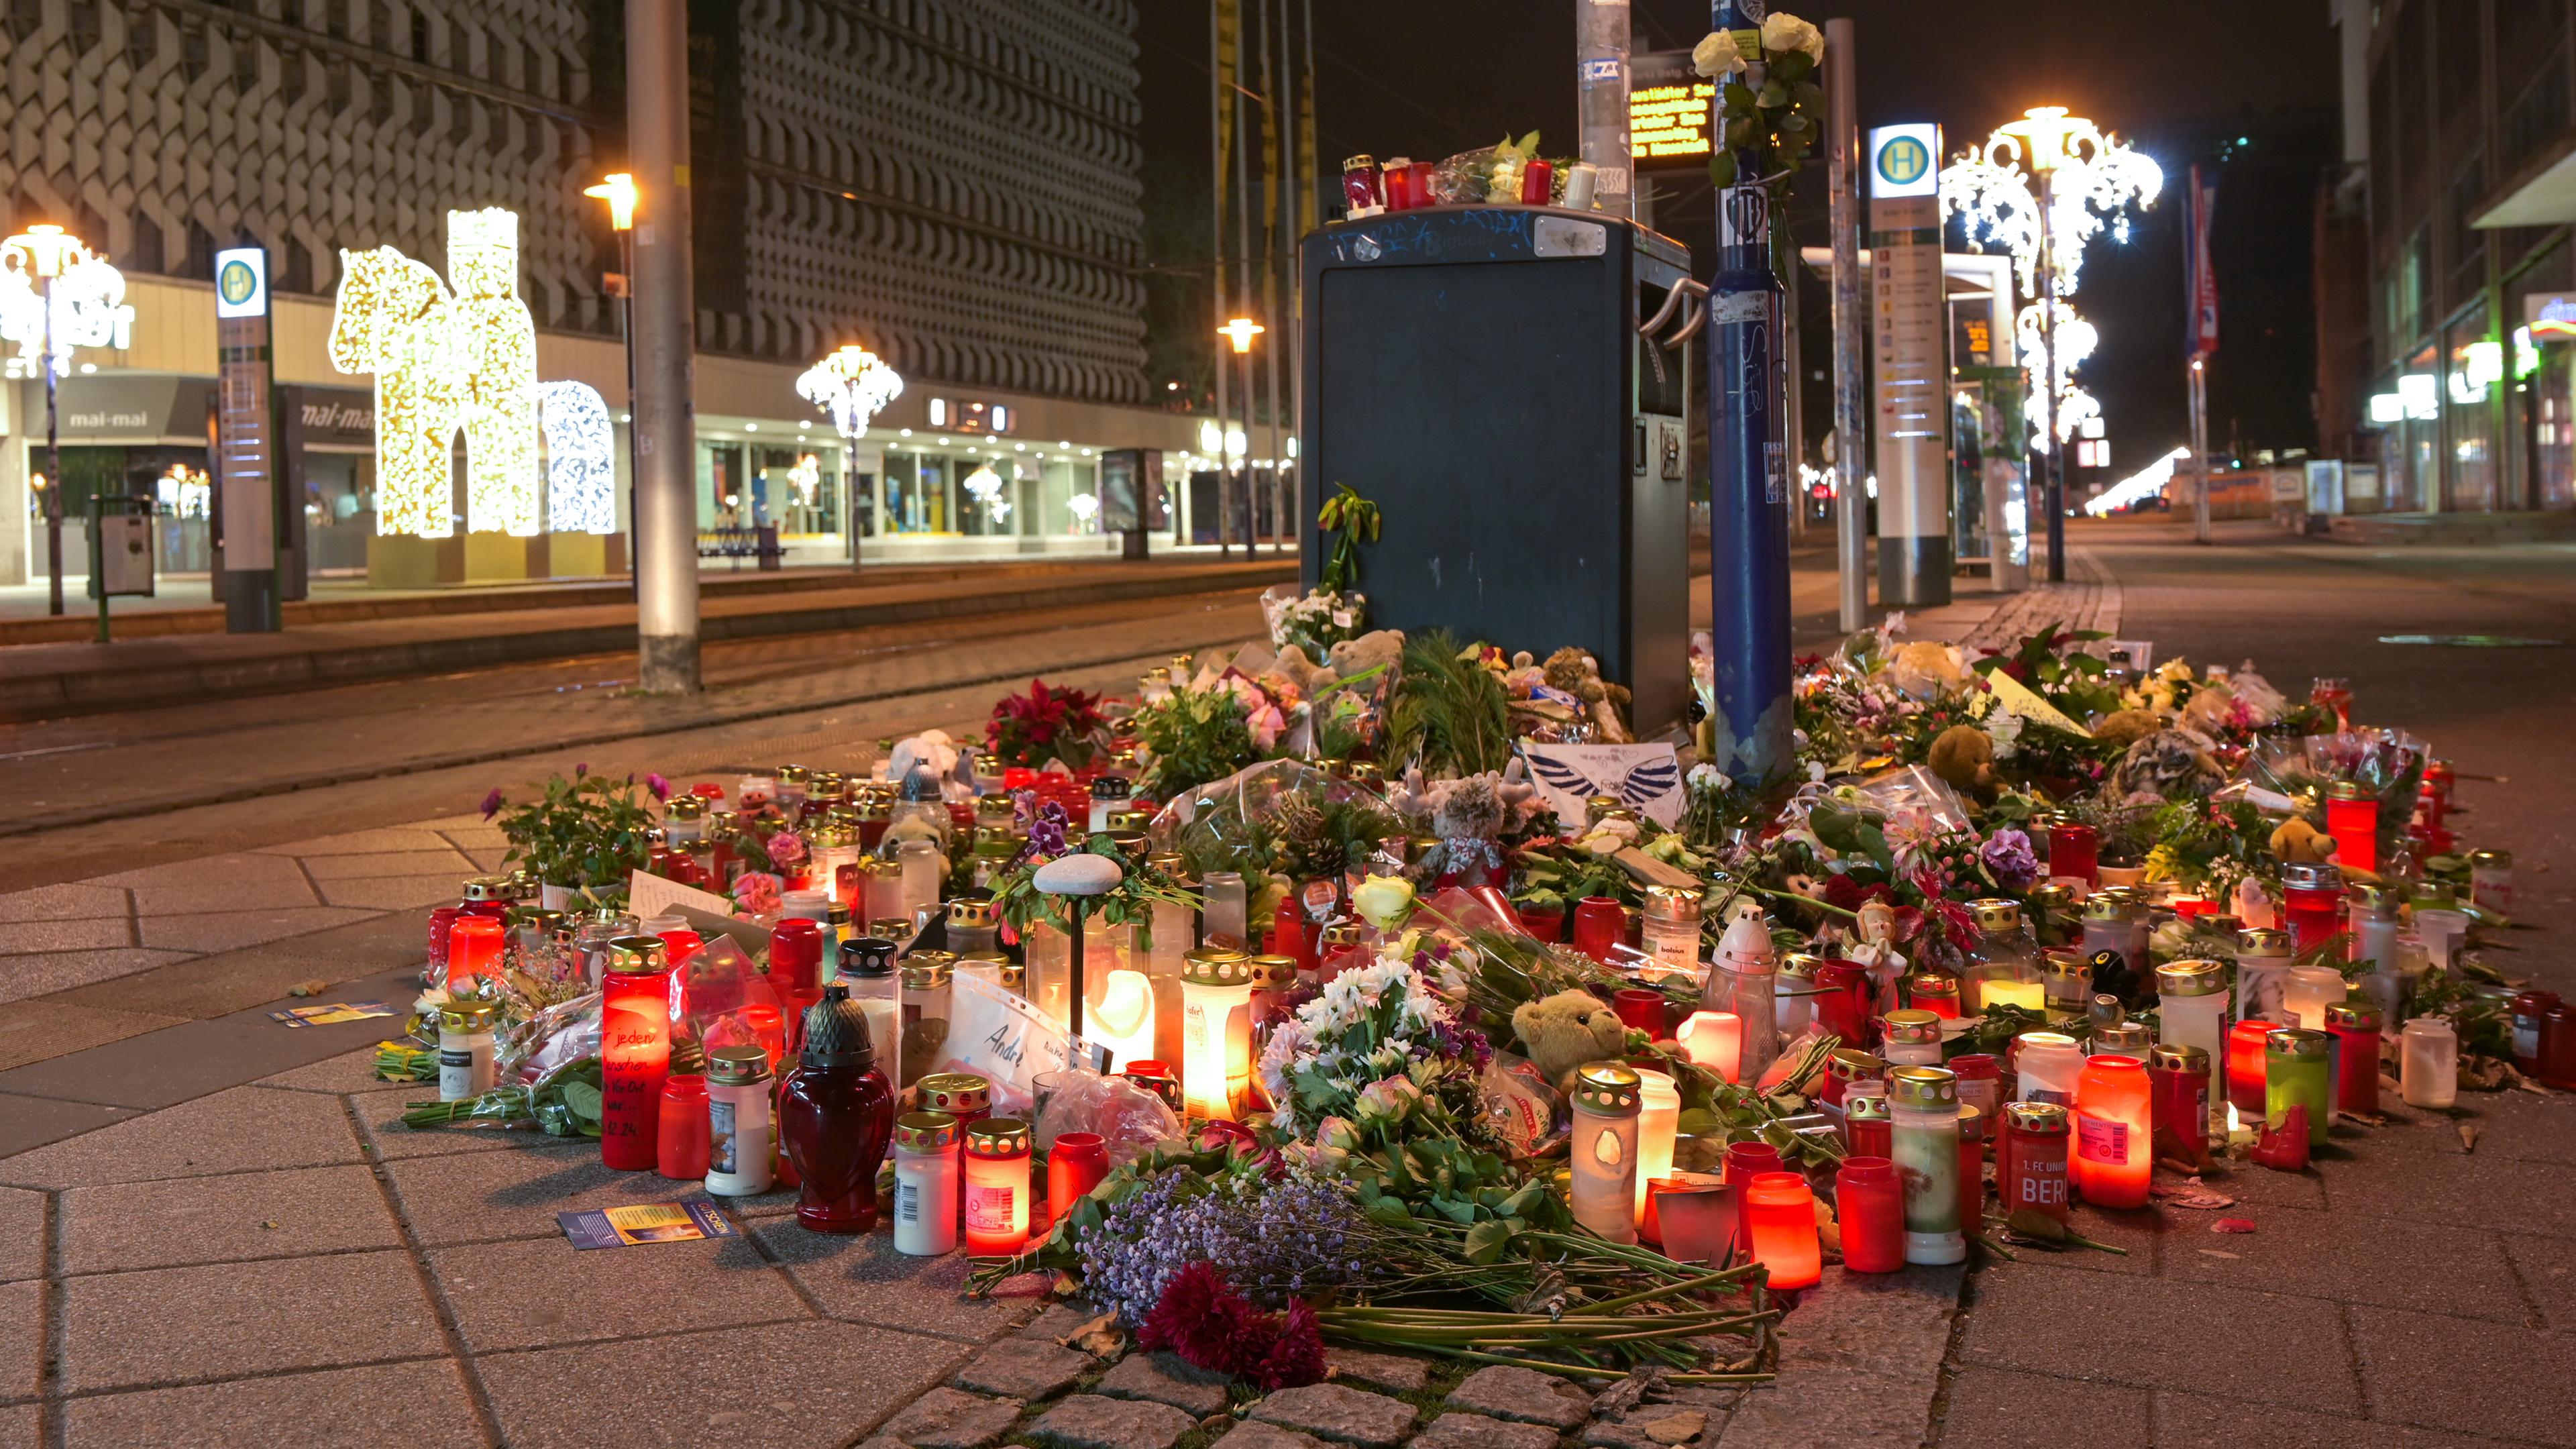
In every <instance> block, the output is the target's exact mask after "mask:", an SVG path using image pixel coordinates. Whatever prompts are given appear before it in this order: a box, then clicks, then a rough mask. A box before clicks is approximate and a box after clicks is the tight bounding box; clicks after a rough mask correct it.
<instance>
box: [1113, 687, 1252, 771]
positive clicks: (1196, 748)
mask: <svg viewBox="0 0 2576 1449" xmlns="http://www.w3.org/2000/svg"><path fill="white" fill-rule="evenodd" d="M1250 720H1251V716H1250V715H1249V714H1248V713H1247V712H1246V711H1245V709H1244V706H1243V700H1242V699H1241V698H1240V697H1238V696H1237V695H1236V694H1235V693H1234V691H1232V690H1230V689H1227V688H1225V687H1224V686H1222V685H1220V686H1218V687H1217V688H1214V689H1205V690H1201V689H1190V688H1187V687H1185V686H1182V685H1177V684H1176V685H1174V686H1172V692H1171V693H1170V694H1168V695H1166V696H1164V697H1163V698H1161V699H1157V700H1151V701H1148V702H1147V703H1145V704H1144V705H1142V706H1140V707H1138V709H1137V711H1136V742H1137V743H1138V744H1140V745H1142V746H1144V748H1145V749H1146V750H1147V751H1148V752H1149V753H1150V754H1151V756H1152V760H1153V762H1152V763H1151V764H1150V765H1148V766H1146V769H1145V776H1144V781H1143V784H1144V786H1145V793H1147V794H1149V795H1152V796H1153V797H1154V798H1156V799H1158V800H1168V799H1170V798H1171V797H1173V796H1175V795H1178V794H1180V793H1182V792H1183V791H1186V790H1191V789H1195V788H1197V787H1198V786H1201V785H1204V784H1206V783H1208V782H1209V781H1210V780H1222V779H1224V778H1225V777H1226V776H1228V775H1231V774H1233V773H1234V772H1235V771H1237V770H1240V769H1242V768H1243V767H1244V766H1246V765H1249V764H1251V763H1252V762H1253V761H1255V760H1258V759H1260V758H1261V750H1260V748H1259V747H1258V746H1256V745H1255V744H1254V743H1253V741H1252V726H1251V723H1250Z"/></svg>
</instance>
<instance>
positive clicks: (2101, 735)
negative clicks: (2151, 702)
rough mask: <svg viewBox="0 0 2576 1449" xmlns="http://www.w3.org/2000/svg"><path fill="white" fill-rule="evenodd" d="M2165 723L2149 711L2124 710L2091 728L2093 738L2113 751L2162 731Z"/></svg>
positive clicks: (2124, 748)
mask: <svg viewBox="0 0 2576 1449" xmlns="http://www.w3.org/2000/svg"><path fill="white" fill-rule="evenodd" d="M2164 727H2165V722H2164V721H2163V720H2161V719H2159V718H2157V717H2156V712H2155V711H2154V710H2151V709H2124V710H2120V711H2118V712H2116V713H2114V714H2111V715H2109V716H2107V717H2105V718H2104V719H2103V721H2102V722H2101V723H2100V724H2098V725H2095V726H2094V727H2093V738H2094V739H2096V740H2098V741H2100V742H2101V743H2103V744H2105V745H2109V746H2111V747H2113V748H2115V749H2120V750H2126V749H2127V748H2128V747H2129V746H2131V745H2134V744H2136V743H2137V742H2138V741H2140V740H2142V739H2145V738H2146V737H2147V736H2149V735H2151V734H2154V733H2155V732H2156V731H2158V730H2160V729H2163V728H2164Z"/></svg>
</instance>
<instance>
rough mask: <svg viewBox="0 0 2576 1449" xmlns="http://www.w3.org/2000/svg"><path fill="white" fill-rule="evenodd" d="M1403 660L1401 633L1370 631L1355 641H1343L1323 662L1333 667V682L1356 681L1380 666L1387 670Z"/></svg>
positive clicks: (1398, 630)
mask: <svg viewBox="0 0 2576 1449" xmlns="http://www.w3.org/2000/svg"><path fill="white" fill-rule="evenodd" d="M1403 657H1404V631H1403V630H1401V629H1372V630H1370V631H1369V632H1368V633H1365V634H1362V635H1361V636H1359V637H1358V638H1356V639H1345V640H1343V641H1342V642H1340V643H1339V644H1336V645H1334V646H1333V647H1332V650H1331V652H1329V653H1327V654H1326V655H1325V656H1324V662H1325V663H1326V664H1327V665H1330V666H1331V667H1332V671H1333V677H1334V678H1335V679H1355V678H1357V677H1359V676H1360V675H1363V674H1366V673H1368V672H1369V671H1370V670H1372V669H1375V668H1377V667H1378V666H1379V665H1381V664H1382V665H1385V666H1387V667H1388V668H1389V669H1393V668H1394V667H1395V662H1396V661H1397V660H1398V659H1401V658H1403Z"/></svg>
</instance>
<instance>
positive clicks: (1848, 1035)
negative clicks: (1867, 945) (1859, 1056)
mask: <svg viewBox="0 0 2576 1449" xmlns="http://www.w3.org/2000/svg"><path fill="white" fill-rule="evenodd" d="M1877 1016H1878V1009H1877V998H1876V991H1875V988H1874V987H1873V986H1872V984H1871V982H1870V979H1869V968H1868V967H1866V966H1864V965H1862V964H1861V963H1859V962H1858V961H1844V960H1840V959H1828V960H1826V961H1824V962H1822V963H1820V964H1818V965H1817V967H1816V1024H1817V1025H1819V1026H1822V1027H1823V1028H1824V1029H1825V1030H1827V1031H1829V1032H1832V1033H1833V1034H1834V1035H1835V1036H1838V1037H1840V1038H1842V1043H1843V1045H1844V1046H1846V1047H1851V1048H1854V1049H1856V1050H1860V1051H1867V1050H1869V1049H1871V1048H1873V1047H1875V1046H1877V1045H1878V1030H1877Z"/></svg>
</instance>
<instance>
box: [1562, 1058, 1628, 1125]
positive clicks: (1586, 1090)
mask: <svg viewBox="0 0 2576 1449" xmlns="http://www.w3.org/2000/svg"><path fill="white" fill-rule="evenodd" d="M1644 1081H1645V1079H1644V1078H1642V1077H1639V1076H1638V1075H1637V1071H1636V1069H1635V1068H1634V1067H1631V1066H1629V1065H1627V1064H1626V1063H1624V1062H1592V1063H1590V1064H1588V1065H1586V1066H1585V1067H1583V1068H1582V1069H1581V1070H1580V1071H1577V1072H1576V1073H1575V1074H1574V1105H1576V1106H1578V1107H1583V1108H1587V1109H1589V1110H1591V1111H1593V1112H1596V1113H1601V1114H1605V1115H1608V1116H1613V1117H1626V1116H1634V1115H1635V1114H1636V1112H1637V1110H1638V1108H1639V1107H1640V1106H1641V1105H1642V1103H1643V1101H1644V1097H1643V1092H1644V1090H1645V1088H1644Z"/></svg>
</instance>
